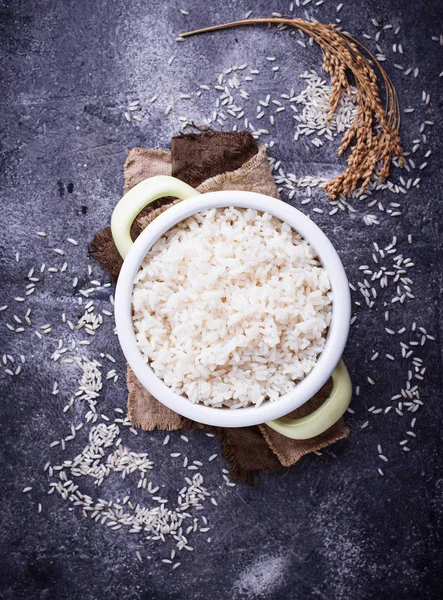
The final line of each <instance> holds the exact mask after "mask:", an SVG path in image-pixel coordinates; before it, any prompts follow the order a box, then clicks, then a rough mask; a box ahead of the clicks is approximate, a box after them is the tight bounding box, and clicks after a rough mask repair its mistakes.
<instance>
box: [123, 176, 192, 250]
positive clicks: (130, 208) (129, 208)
mask: <svg viewBox="0 0 443 600" xmlns="http://www.w3.org/2000/svg"><path fill="white" fill-rule="evenodd" d="M199 193H200V192H197V190H195V189H194V188H193V187H191V186H190V185H188V184H187V183H185V182H184V181H180V179H176V178H175V177H169V176H168V175H157V176H155V177H150V178H149V179H145V180H144V181H141V182H140V183H138V184H137V185H135V186H134V187H133V188H132V189H131V190H129V192H128V193H127V194H125V195H124V196H123V198H122V199H121V200H120V202H119V203H118V204H117V206H116V207H115V208H114V212H113V213H112V218H111V231H112V237H113V238H114V242H115V245H116V246H117V250H118V251H119V253H120V256H121V257H122V258H123V259H125V258H126V256H127V254H128V252H129V250H130V249H131V246H132V244H133V241H132V239H131V234H130V230H131V225H132V223H133V221H134V219H135V217H136V216H137V215H138V213H139V212H140V211H141V210H142V209H143V208H144V207H145V206H147V205H148V204H150V203H151V202H154V200H158V198H163V197H164V196H173V197H174V198H178V199H179V200H187V199H188V198H191V197H192V196H198V195H199Z"/></svg>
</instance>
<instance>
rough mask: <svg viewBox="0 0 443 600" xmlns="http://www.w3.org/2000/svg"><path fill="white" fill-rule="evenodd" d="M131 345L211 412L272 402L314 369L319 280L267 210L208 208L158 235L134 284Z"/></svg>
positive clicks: (321, 307)
mask: <svg viewBox="0 0 443 600" xmlns="http://www.w3.org/2000/svg"><path fill="white" fill-rule="evenodd" d="M132 303H133V324H134V330H135V335H136V340H137V345H138V347H139V349H140V351H141V353H142V354H143V356H144V357H145V359H146V361H147V362H149V364H150V366H151V367H152V369H153V371H154V372H155V374H156V375H157V377H159V378H160V379H162V380H163V381H164V383H165V384H166V385H167V386H168V387H170V388H171V389H172V391H174V392H175V393H177V394H180V395H184V396H187V397H188V398H189V400H191V402H194V403H201V404H205V405H207V406H212V407H229V408H240V407H245V406H251V405H255V406H259V405H260V404H262V402H264V401H275V400H277V399H278V398H279V397H280V396H283V395H284V394H286V393H288V392H289V391H291V390H292V389H293V388H294V387H295V385H296V384H297V383H298V382H299V381H301V380H302V379H303V378H304V377H305V376H306V375H307V374H308V373H309V372H310V371H311V370H312V368H313V367H314V366H315V364H316V362H317V359H318V356H319V355H320V354H321V352H322V351H323V349H324V346H325V343H326V334H327V330H328V327H329V324H330V322H331V316H332V292H331V286H330V282H329V277H328V274H327V272H326V270H325V269H324V268H323V267H322V265H321V263H320V262H319V260H318V258H317V257H316V255H315V252H314V250H313V248H312V247H311V246H310V244H308V242H307V241H306V240H304V239H303V238H301V236H300V235H299V234H298V233H297V232H296V231H294V230H293V229H292V228H291V227H290V226H289V225H288V224H287V223H283V222H281V221H280V220H278V219H276V218H275V217H273V216H272V215H270V214H268V213H262V212H259V211H257V210H253V209H237V208H233V207H230V208H223V209H210V210H205V211H202V212H200V213H197V214H195V215H193V216H192V217H189V218H188V219H186V220H184V221H182V222H181V223H179V224H178V225H176V226H175V227H173V228H172V229H170V230H169V231H168V232H167V233H166V234H164V235H163V236H162V237H161V238H160V239H159V240H158V241H157V242H156V243H155V244H154V246H153V247H152V248H151V250H150V251H149V252H148V253H147V255H146V257H145V259H144V261H143V264H142V265H141V267H140V270H139V272H138V274H137V276H136V278H135V282H134V289H133V296H132Z"/></svg>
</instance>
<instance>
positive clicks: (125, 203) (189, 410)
mask: <svg viewBox="0 0 443 600" xmlns="http://www.w3.org/2000/svg"><path fill="white" fill-rule="evenodd" d="M164 196H173V197H176V198H179V199H180V200H184V202H179V203H178V204H176V205H175V206H173V207H171V208H169V209H168V210H166V211H165V212H164V213H162V214H161V215H160V216H158V217H157V218H156V219H155V220H154V221H152V223H150V224H149V225H148V227H146V229H145V230H144V231H143V232H142V233H141V234H140V236H139V237H138V238H137V240H136V241H135V242H132V240H131V237H130V233H129V231H130V227H131V224H132V222H133V221H134V219H135V217H136V216H137V214H138V213H139V212H140V210H141V209H142V208H144V207H145V206H146V205H147V204H149V203H150V202H152V201H154V200H156V199H157V198H161V197H164ZM229 206H235V207H238V208H254V209H256V210H259V211H263V212H268V213H270V214H271V215H274V216H275V217H277V218H278V219H280V220H281V221H286V223H288V224H289V225H290V226H291V227H292V228H293V229H295V230H296V231H298V232H299V233H300V235H301V236H302V237H303V238H305V239H306V240H307V241H308V242H309V243H310V244H311V245H312V247H313V248H314V249H315V251H316V253H317V256H318V257H319V259H320V261H321V263H322V265H323V266H324V268H325V269H326V270H327V272H328V275H329V278H330V282H331V287H332V294H333V304H332V321H331V325H330V327H329V330H328V335H327V340H326V344H325V348H324V350H323V352H322V353H321V355H320V356H319V358H318V361H317V364H316V366H315V367H314V368H313V369H312V371H311V372H310V373H309V374H308V375H307V376H306V377H305V378H304V379H303V380H302V381H301V382H300V383H298V384H297V385H296V386H295V388H294V389H293V390H292V391H291V392H289V393H288V394H285V395H284V396H282V397H281V398H279V399H278V400H275V401H273V402H264V403H263V404H262V405H261V406H259V407H258V408H256V407H247V408H239V409H235V410H231V409H229V408H212V407H209V406H203V405H201V404H193V403H192V402H191V401H190V400H189V399H188V398H186V397H184V396H180V395H178V394H175V393H174V392H172V391H171V389H170V388H168V387H167V386H166V385H165V383H164V382H163V381H162V380H161V379H159V378H158V377H157V376H156V375H155V373H154V371H153V370H152V369H151V367H150V366H149V364H147V363H146V359H145V358H144V357H143V355H142V353H141V352H140V350H139V349H138V346H137V343H136V338H135V333H134V329H133V325H132V301H131V300H132V289H133V283H134V278H135V276H136V273H137V272H138V270H139V268H140V265H141V264H142V262H143V259H144V258H145V256H146V254H147V252H148V251H149V250H150V248H151V247H152V245H153V244H154V243H155V242H156V241H157V240H158V239H159V238H160V237H161V236H162V235H163V234H164V233H165V232H166V231H168V229H170V228H171V227H173V226H174V225H176V224H177V223H179V222H180V221H183V220H184V219H186V218H188V217H189V216H191V215H193V214H194V213H196V212H200V211H202V210H205V209H208V208H225V207H229ZM111 227H112V234H113V237H114V241H115V243H116V246H117V248H118V250H119V252H120V254H121V256H122V257H123V258H124V262H123V267H122V269H121V271H120V275H119V278H118V283H117V289H116V294H115V320H116V324H117V333H118V337H119V341H120V344H121V347H122V349H123V352H124V354H125V357H126V359H127V361H128V363H129V365H130V366H131V367H132V370H133V371H134V373H135V375H136V377H137V378H138V380H139V381H140V383H141V384H142V385H143V386H144V387H145V388H146V389H147V390H148V391H149V392H150V393H151V394H152V395H153V396H154V397H155V398H157V399H158V400H159V401H160V402H162V403H163V404H165V405H166V406H167V407H169V408H170V409H171V410H173V411H175V412H177V413H179V414H181V415H183V416H184V417H187V418H189V419H192V420H194V421H198V422H200V423H205V424H207V425H215V426H218V427H246V426H249V425H258V424H261V423H267V424H268V425H269V426H270V427H272V428H273V429H275V430H276V431H278V432H279V433H281V434H283V435H285V436H287V437H291V438H294V439H307V438H311V437H314V436H316V435H319V434H320V433H322V432H323V431H326V429H328V428H329V427H331V426H332V425H333V424H334V423H335V422H336V421H337V420H338V419H339V418H340V417H341V416H342V415H343V413H344V412H345V411H346V408H347V407H348V405H349V402H350V400H351V395H352V386H351V382H350V378H349V375H348V372H347V370H346V367H345V365H344V363H343V361H341V360H340V359H341V355H342V352H343V349H344V347H345V343H346V339H347V336H348V332H349V322H350V316H351V315H350V313H351V301H350V293H349V286H348V280H347V277H346V274H345V271H344V269H343V265H342V263H341V261H340V258H339V257H338V254H337V252H336V251H335V249H334V247H333V246H332V244H331V242H330V241H329V240H328V238H327V237H326V236H325V234H324V233H323V232H322V231H321V230H320V229H319V227H317V225H315V223H313V222H312V221H311V220H310V219H309V218H308V217H306V216H305V215H304V214H303V213H301V212H300V211H298V210H296V209H295V208H293V207H292V206H290V205H289V204H286V203H285V202H282V201H281V200H276V199H275V198H271V197H269V196H264V195H262V194H256V193H254V192H242V191H220V192H210V193H206V194H199V192H197V191H196V190H194V189H193V188H191V187H190V186H189V185H187V184H185V183H184V182H182V181H180V180H178V179H175V178H173V177H167V176H158V177H152V178H150V179H146V180H145V181H142V182H141V183H139V184H138V185H136V186H135V187H134V188H132V189H131V190H130V191H129V192H128V193H127V194H126V195H125V196H124V197H123V198H122V199H121V200H120V202H119V203H118V204H117V206H116V208H115V210H114V212H113V215H112V221H111ZM331 375H332V378H333V389H332V392H331V394H330V396H329V397H328V398H327V399H326V400H325V402H324V403H323V404H322V406H320V408H318V409H317V410H316V411H314V412H313V413H311V414H309V415H308V416H307V417H304V418H302V419H290V418H287V417H285V415H287V414H288V413H290V412H292V411H293V410H295V409H296V408H298V407H299V406H301V405H302V404H304V403H305V402H307V401H308V400H309V399H310V398H311V397H312V396H313V395H314V394H315V393H316V392H318V390H319V389H320V388H321V387H322V386H323V384H324V383H325V382H326V381H327V380H328V379H329V377H330V376H331Z"/></svg>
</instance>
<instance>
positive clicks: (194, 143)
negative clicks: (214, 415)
mask: <svg viewBox="0 0 443 600" xmlns="http://www.w3.org/2000/svg"><path fill="white" fill-rule="evenodd" d="M124 174H125V193H126V192H127V191H128V190H130V189H131V188H132V187H133V186H134V185H136V184H137V183H139V182H140V181H142V180H143V179H146V178H147V177H152V176H154V175H173V176H174V177H178V178H179V179H182V180H183V181H185V182H186V183H188V184H189V185H192V186H193V187H195V188H196V189H198V191H199V192H202V193H203V192H211V191H215V190H248V191H255V192H260V193H261V194H266V195H268V196H272V197H274V198H279V193H278V190H277V187H276V185H275V182H274V179H273V176H272V172H271V169H270V167H269V163H268V159H267V155H266V150H265V147H264V146H260V147H258V146H257V144H256V142H255V140H254V138H253V137H252V135H251V134H249V133H247V132H241V133H218V132H213V131H207V132H203V133H199V134H194V133H192V134H188V135H180V136H178V137H175V138H173V139H172V145H171V152H169V151H167V150H150V149H144V148H134V149H133V150H129V151H128V152H127V160H126V164H125V169H124ZM176 202H178V200H174V199H172V198H164V199H161V200H160V201H157V202H156V203H155V204H151V205H150V206H148V207H146V208H145V209H144V210H143V211H142V212H141V213H140V214H139V216H138V217H137V219H136V220H135V222H134V225H133V227H132V231H131V233H132V236H133V238H136V237H137V235H139V233H140V232H141V231H142V230H143V229H144V228H145V227H146V226H147V225H148V224H149V223H150V222H151V221H152V220H153V219H154V218H155V217H156V216H157V215H158V214H160V213H161V212H163V211H164V210H166V209H167V208H168V207H169V206H171V205H172V204H175V203H176ZM90 252H91V254H92V255H93V256H94V257H95V258H96V259H97V260H98V261H99V262H100V264H101V265H102V266H103V267H104V268H105V269H106V270H107V271H108V272H109V273H110V274H111V276H112V278H113V279H114V281H116V280H117V278H118V273H119V271H120V268H121V264H122V259H121V258H120V256H119V254H118V252H117V249H116V247H115V245H114V243H113V240H112V236H111V231H110V229H109V227H108V228H106V229H104V230H103V231H102V232H100V233H98V234H97V235H96V236H95V238H94V240H93V242H92V243H91V246H90ZM127 387H128V415H129V418H130V420H131V422H132V424H133V426H134V427H139V428H141V429H145V430H148V431H152V430H153V429H156V428H157V429H160V430H166V431H172V430H177V429H186V430H192V429H194V428H196V427H199V428H203V429H205V430H207V431H211V432H213V433H215V434H216V435H217V436H218V437H219V438H220V440H221V446H222V455H223V457H224V458H225V459H226V460H227V461H228V462H229V463H230V466H231V478H232V479H233V480H234V481H242V482H245V483H248V484H249V485H252V484H253V483H254V481H255V480H256V476H257V475H258V474H259V473H260V472H263V473H271V472H275V471H277V470H278V469H281V467H289V466H291V465H293V464H294V463H296V462H297V461H298V460H299V459H300V458H301V457H302V456H304V455H305V454H307V453H309V452H318V451H319V450H321V449H322V448H324V447H325V446H328V445H329V444H332V443H333V442H335V441H337V440H339V439H342V438H345V437H346V436H347V435H348V429H347V428H346V427H345V425H344V422H343V419H340V421H338V422H337V423H336V424H335V425H333V426H332V427H331V428H330V429H328V431H325V432H324V433H323V434H321V435H319V436H317V437H315V438H312V439H309V440H291V439H289V438H286V437H284V436H282V435H280V434H279V433H277V432H275V431H274V430H272V429H270V428H269V427H268V426H267V425H260V426H255V427H242V428H236V429H227V428H223V429H222V428H217V427H207V426H204V425H201V424H199V423H194V422H192V421H189V420H188V419H185V418H184V417H181V416H180V415H178V414H176V413H174V412H172V411H171V410H170V409H169V408H167V407H166V406H164V405H163V404H161V402H159V401H158V400H156V399H155V398H154V397H153V396H151V395H150V394H149V392H147V391H146V389H145V388H144V387H142V385H141V384H140V383H139V381H138V380H137V379H136V377H135V375H134V373H133V372H132V370H131V368H130V367H129V366H128V367H127ZM330 390H331V380H329V381H328V382H327V383H326V384H325V385H324V386H323V388H322V389H321V390H320V391H319V392H318V393H317V394H316V395H315V396H314V397H313V398H312V399H311V400H309V402H307V403H306V404H304V405H303V406H301V407H300V408H298V409H297V410H296V411H294V412H293V413H291V416H294V417H302V416H304V415H306V414H309V413H310V412H312V411H313V410H315V409H316V408H317V407H318V406H320V405H321V403H322V402H323V401H324V400H325V399H326V398H327V396H328V394H329V393H330Z"/></svg>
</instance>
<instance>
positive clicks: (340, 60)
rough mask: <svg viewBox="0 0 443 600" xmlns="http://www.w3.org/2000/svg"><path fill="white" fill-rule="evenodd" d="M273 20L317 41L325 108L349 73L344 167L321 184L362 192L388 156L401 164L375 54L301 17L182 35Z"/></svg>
mask: <svg viewBox="0 0 443 600" xmlns="http://www.w3.org/2000/svg"><path fill="white" fill-rule="evenodd" d="M267 23H276V24H279V25H280V26H282V25H290V26H291V27H296V28H298V29H301V30H302V31H303V32H305V33H307V34H308V35H310V36H311V37H312V38H313V39H314V40H315V41H316V42H317V43H318V44H319V45H320V47H321V49H322V54H323V69H324V71H325V72H326V73H328V75H330V76H331V82H332V88H333V89H332V93H331V98H330V103H331V108H330V114H332V113H334V111H335V110H336V109H337V106H338V103H339V102H340V98H341V96H342V94H343V92H347V91H349V88H350V83H349V79H348V74H349V72H350V73H352V75H353V77H354V81H355V86H356V88H357V103H358V111H357V118H356V119H355V121H354V123H353V125H352V126H351V127H350V129H348V131H346V133H345V134H344V136H343V138H342V141H341V145H340V148H339V150H338V154H339V155H340V156H341V155H342V154H343V153H344V152H345V151H346V150H348V149H350V153H349V156H348V158H347V163H348V167H347V169H346V170H345V172H344V173H341V174H340V175H337V176H336V177H335V178H334V179H333V180H332V181H330V182H329V183H327V184H326V185H325V189H326V190H327V192H328V194H329V197H330V198H331V199H335V198H337V197H338V196H339V195H340V194H343V195H344V196H347V195H349V194H351V193H352V192H353V191H354V190H355V189H356V188H357V186H358V185H359V184H360V191H359V193H362V192H363V191H364V190H365V189H366V187H367V186H368V185H369V182H370V181H371V178H372V176H373V175H374V174H375V175H377V177H378V179H379V181H384V180H385V179H386V178H387V177H388V175H389V168H390V164H391V160H392V158H394V157H399V159H400V164H401V165H402V164H403V162H404V159H403V157H402V154H403V150H402V147H401V141H400V136H399V128H400V111H399V107H398V100H397V94H396V92H395V89H394V86H393V84H392V82H391V80H390V79H389V77H388V76H387V74H386V73H385V71H384V70H383V68H382V66H381V65H380V63H379V62H378V61H377V59H376V58H375V57H374V56H373V55H372V54H371V53H370V52H369V50H367V49H366V48H365V47H364V46H363V45H362V44H361V43H360V42H358V41H357V40H356V39H355V38H353V37H352V36H350V35H349V34H348V33H344V32H342V31H338V30H337V29H336V27H335V25H332V24H329V25H325V24H323V23H318V22H314V23H311V22H310V21H305V20H304V19H285V18H277V17H275V18H269V19H267V18H266V19H246V20H243V21H236V22H233V23H225V24H223V25H215V26H213V27H206V28H204V29H198V30H195V31H189V32H187V33H181V34H180V37H182V38H185V37H189V36H191V35H195V34H198V33H206V32H209V31H216V30H219V29H225V28H228V27H236V26H238V25H255V24H267ZM373 65H375V66H376V68H377V69H378V71H379V73H380V75H381V78H382V79H383V82H384V84H385V88H386V105H385V107H383V105H382V103H381V99H380V91H379V88H378V85H377V75H376V72H375V70H374V67H373Z"/></svg>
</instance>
